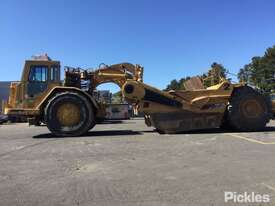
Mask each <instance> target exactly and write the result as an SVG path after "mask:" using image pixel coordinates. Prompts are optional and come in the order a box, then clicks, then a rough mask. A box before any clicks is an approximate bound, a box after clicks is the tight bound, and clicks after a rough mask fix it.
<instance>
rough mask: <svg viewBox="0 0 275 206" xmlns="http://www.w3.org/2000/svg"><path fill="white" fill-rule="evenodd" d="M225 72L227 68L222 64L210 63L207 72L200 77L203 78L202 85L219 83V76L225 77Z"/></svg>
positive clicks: (207, 85) (208, 85)
mask: <svg viewBox="0 0 275 206" xmlns="http://www.w3.org/2000/svg"><path fill="white" fill-rule="evenodd" d="M226 72H227V70H226V69H225V68H224V66H223V65H222V64H218V63H216V62H214V63H213V64H211V68H210V69H209V70H208V72H207V73H206V74H203V75H202V79H204V82H203V84H204V86H205V87H210V86H213V85H215V84H218V83H220V80H221V78H226Z"/></svg>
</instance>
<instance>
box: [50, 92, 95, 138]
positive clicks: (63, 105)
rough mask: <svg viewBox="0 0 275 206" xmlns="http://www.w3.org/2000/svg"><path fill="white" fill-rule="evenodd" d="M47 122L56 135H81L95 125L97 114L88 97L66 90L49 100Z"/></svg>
mask: <svg viewBox="0 0 275 206" xmlns="http://www.w3.org/2000/svg"><path fill="white" fill-rule="evenodd" d="M45 122H46V124H47V127H48V129H49V130H50V131H51V132H52V133H53V134H54V135H55V136H62V137H64V136H81V135H83V134H85V133H87V132H88V131H89V129H91V128H92V126H94V125H95V115H94V111H93V107H92V105H91V103H90V102H89V101H88V100H87V98H86V97H84V96H83V95H81V94H78V93H75V92H64V93H59V94H57V95H56V96H55V97H53V98H52V99H51V100H50V101H49V102H48V104H47V106H46V108H45Z"/></svg>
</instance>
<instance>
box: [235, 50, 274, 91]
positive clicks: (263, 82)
mask: <svg viewBox="0 0 275 206" xmlns="http://www.w3.org/2000/svg"><path fill="white" fill-rule="evenodd" d="M238 78H239V80H240V81H242V82H247V83H250V84H253V85H255V86H256V87H258V88H260V89H261V90H263V91H265V92H271V91H274V90H275V46H273V47H271V48H268V49H267V50H266V52H265V54H264V56H262V57H259V56H256V57H253V58H252V59H251V62H250V63H249V64H247V65H245V66H244V67H243V68H241V69H240V71H239V73H238Z"/></svg>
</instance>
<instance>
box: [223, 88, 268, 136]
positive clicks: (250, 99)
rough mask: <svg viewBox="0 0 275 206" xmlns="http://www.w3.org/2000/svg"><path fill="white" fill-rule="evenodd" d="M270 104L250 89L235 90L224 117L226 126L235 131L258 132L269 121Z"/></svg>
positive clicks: (262, 96)
mask: <svg viewBox="0 0 275 206" xmlns="http://www.w3.org/2000/svg"><path fill="white" fill-rule="evenodd" d="M270 108H271V107H270V103H269V101H268V99H267V98H266V97H265V96H264V95H262V94H261V93H259V92H257V91H255V90H254V89H252V88H251V87H248V86H244V87H240V88H236V89H235V90H234V92H233V94H232V97H231V99H230V102H229V105H228V107H227V111H226V112H227V113H226V115H225V118H226V123H227V124H228V126H229V127H230V128H232V129H234V130H237V131H258V130H262V129H264V128H265V126H266V124H267V123H268V122H269V120H270V114H271V113H270V112H271V111H270Z"/></svg>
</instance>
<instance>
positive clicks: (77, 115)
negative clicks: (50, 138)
mask: <svg viewBox="0 0 275 206" xmlns="http://www.w3.org/2000/svg"><path fill="white" fill-rule="evenodd" d="M142 79H143V67H141V66H140V65H133V64H130V63H121V64H115V65H111V66H107V65H103V66H100V67H99V68H97V69H96V70H92V71H90V70H81V69H79V68H68V67H66V68H65V79H64V82H63V83H61V81H60V62H59V61H53V60H51V59H50V58H49V57H48V56H47V55H44V56H39V57H35V58H34V59H32V60H27V61H26V62H25V66H24V70H23V74H22V78H21V81H20V82H16V83H12V84H11V87H10V98H9V102H8V104H7V105H6V107H5V113H6V114H7V115H9V116H25V117H27V118H28V119H29V122H30V124H38V123H40V122H43V123H45V124H46V125H47V127H48V128H49V130H50V131H51V132H52V133H53V134H54V135H56V136H80V135H83V134H85V133H86V132H87V131H89V130H90V129H92V128H93V127H94V125H95V124H96V123H97V121H98V120H99V119H101V118H102V116H104V111H105V109H104V104H103V103H101V102H99V101H97V100H96V98H95V97H94V95H93V93H94V90H95V88H96V87H97V86H98V85H99V84H102V83H106V82H113V83H115V84H117V85H119V86H120V87H121V90H122V94H123V96H124V98H125V99H126V100H127V101H128V102H129V103H132V104H134V105H136V107H137V109H138V110H139V111H140V112H143V113H144V116H145V123H146V124H147V125H148V126H153V127H155V128H156V130H157V131H158V132H159V133H179V132H185V131H190V130H198V129H208V128H218V127H226V128H230V129H234V130H241V131H255V130H261V129H263V128H264V127H265V126H266V124H267V123H268V122H269V120H270V119H271V117H272V106H271V101H270V99H268V98H267V97H266V96H264V95H263V94H261V93H259V92H258V91H256V90H254V89H253V88H251V87H249V86H247V85H245V84H231V83H230V82H229V81H227V80H221V82H220V83H219V84H217V85H214V86H212V87H208V88H203V86H202V83H201V82H200V80H199V79H198V78H193V79H191V80H189V81H188V82H186V85H185V87H186V88H187V90H185V91H169V92H164V91H161V90H159V89H157V88H154V87H152V86H149V85H147V84H145V83H143V81H142Z"/></svg>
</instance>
